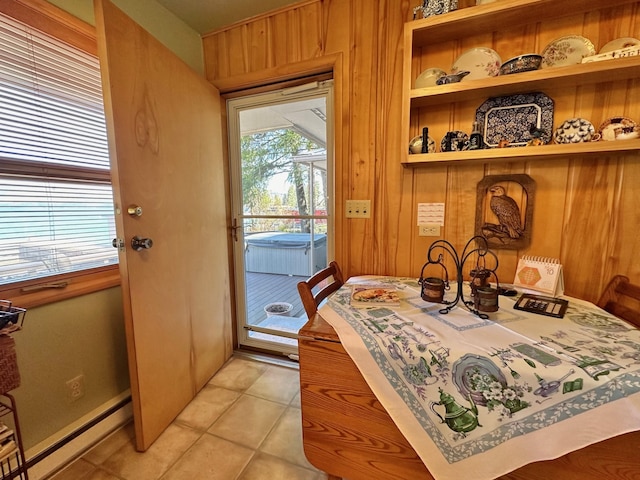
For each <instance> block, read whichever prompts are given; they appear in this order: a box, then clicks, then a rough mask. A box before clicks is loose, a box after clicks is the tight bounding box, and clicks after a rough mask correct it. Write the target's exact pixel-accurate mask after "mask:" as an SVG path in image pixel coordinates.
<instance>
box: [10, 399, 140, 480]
mask: <svg viewBox="0 0 640 480" xmlns="http://www.w3.org/2000/svg"><path fill="white" fill-rule="evenodd" d="M130 403H131V395H129V396H127V397H125V398H122V399H121V400H120V401H118V402H117V403H115V404H113V405H111V406H110V407H109V408H107V409H105V410H104V411H103V412H101V413H100V414H98V415H96V416H95V417H94V418H92V419H91V420H89V421H87V422H86V423H84V424H83V425H82V426H80V427H78V428H77V429H75V430H74V431H73V432H71V433H69V434H67V435H66V436H64V437H63V438H61V439H60V440H58V441H56V442H54V443H53V444H51V445H50V446H48V447H46V448H45V449H43V450H42V451H40V452H38V453H37V454H36V455H33V456H32V457H30V458H27V462H26V464H27V469H28V471H29V478H30V479H32V478H34V480H35V479H37V478H46V477H48V476H50V475H51V474H53V473H57V471H59V470H61V469H62V468H64V467H66V466H67V463H68V460H66V461H65V462H64V463H63V464H62V465H57V468H56V467H54V468H53V469H51V468H47V469H46V470H47V471H46V472H42V473H43V475H42V476H39V475H37V474H36V475H32V470H34V467H36V465H38V464H40V463H41V462H43V461H44V460H46V459H50V458H51V457H52V456H53V455H54V454H56V453H57V452H59V451H60V450H61V449H62V448H63V447H66V446H68V445H69V444H70V443H71V442H72V441H74V440H75V439H77V438H78V437H80V436H81V435H83V434H85V433H87V432H88V431H90V430H91V429H93V428H95V427H96V426H98V425H99V424H100V423H102V422H104V421H105V420H107V419H109V417H110V416H112V415H114V414H115V413H118V412H120V411H122V410H123V409H125V408H126V407H127V406H128V405H129V404H130ZM119 426H121V425H120V424H117V425H115V424H114V426H113V428H112V429H111V430H110V431H108V432H105V434H104V436H103V437H102V438H104V437H106V436H107V435H108V434H110V433H111V432H112V431H114V429H117V428H118V427H119ZM93 445H94V444H91V445H86V446H85V447H84V448H83V449H82V451H86V450H87V449H88V448H90V447H92V446H93ZM78 450H80V449H78ZM76 456H77V455H76ZM36 469H37V468H36ZM37 470H40V469H37ZM34 473H35V472H34ZM12 478H13V477H12Z"/></svg>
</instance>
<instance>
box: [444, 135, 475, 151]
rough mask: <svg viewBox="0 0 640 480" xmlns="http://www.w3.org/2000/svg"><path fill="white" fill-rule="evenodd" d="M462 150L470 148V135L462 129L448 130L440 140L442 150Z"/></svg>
mask: <svg viewBox="0 0 640 480" xmlns="http://www.w3.org/2000/svg"><path fill="white" fill-rule="evenodd" d="M462 150H469V135H467V134H466V133H464V132H462V131H460V130H454V131H452V132H447V134H446V135H445V136H444V137H442V140H441V141H440V151H441V152H460V151H462Z"/></svg>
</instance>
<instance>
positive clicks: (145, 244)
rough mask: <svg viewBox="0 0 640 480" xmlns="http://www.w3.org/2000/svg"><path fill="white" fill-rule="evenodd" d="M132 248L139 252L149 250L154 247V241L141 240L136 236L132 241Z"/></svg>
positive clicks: (148, 239)
mask: <svg viewBox="0 0 640 480" xmlns="http://www.w3.org/2000/svg"><path fill="white" fill-rule="evenodd" d="M131 247H132V248H133V249H134V250H135V251H137V252H139V251H140V250H147V249H149V248H151V247H153V240H151V239H150V238H140V237H138V236H136V237H133V238H132V239H131Z"/></svg>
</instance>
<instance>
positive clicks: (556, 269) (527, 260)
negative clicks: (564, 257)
mask: <svg viewBox="0 0 640 480" xmlns="http://www.w3.org/2000/svg"><path fill="white" fill-rule="evenodd" d="M513 284H514V285H515V286H516V287H522V288H530V289H531V290H536V291H538V292H542V293H547V294H550V295H553V296H554V297H558V296H560V295H562V294H563V293H564V274H563V272H562V265H561V264H560V260H558V259H557V258H546V257H534V256H530V255H525V256H524V257H522V258H521V259H520V260H518V267H517V268H516V276H515V278H514V280H513Z"/></svg>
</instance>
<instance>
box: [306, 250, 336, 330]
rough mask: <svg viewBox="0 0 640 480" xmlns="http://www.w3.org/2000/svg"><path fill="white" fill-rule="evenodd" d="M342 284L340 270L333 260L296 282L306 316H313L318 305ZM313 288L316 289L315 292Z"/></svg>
mask: <svg viewBox="0 0 640 480" xmlns="http://www.w3.org/2000/svg"><path fill="white" fill-rule="evenodd" d="M329 279H331V280H329ZM343 284H344V279H343V277H342V272H341V271H340V267H339V266H338V264H337V262H335V261H334V262H331V263H330V264H329V266H328V267H326V268H324V269H322V270H320V271H319V272H317V273H315V274H314V275H312V276H311V277H309V278H308V279H307V280H305V281H304V282H300V283H298V293H300V299H301V300H302V305H303V306H304V310H305V312H306V313H307V317H309V318H311V317H313V315H315V313H316V312H317V311H318V306H319V305H320V304H321V303H322V302H323V301H324V300H325V299H326V298H327V297H328V296H329V295H331V294H332V293H333V292H335V291H336V290H338V289H339V288H340V287H341V286H342V285H343ZM314 289H316V291H315V293H314Z"/></svg>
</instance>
